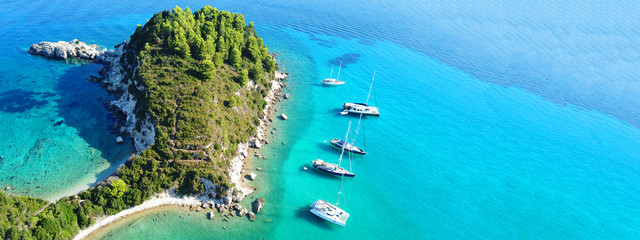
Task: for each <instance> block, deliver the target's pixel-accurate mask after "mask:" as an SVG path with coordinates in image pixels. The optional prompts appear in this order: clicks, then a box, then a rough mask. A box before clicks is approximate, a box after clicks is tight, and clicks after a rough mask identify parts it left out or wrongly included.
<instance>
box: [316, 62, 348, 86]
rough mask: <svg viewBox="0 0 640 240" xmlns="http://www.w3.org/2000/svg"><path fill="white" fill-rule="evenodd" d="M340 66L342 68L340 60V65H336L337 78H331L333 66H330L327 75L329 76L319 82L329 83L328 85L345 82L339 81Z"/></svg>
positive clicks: (343, 82)
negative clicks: (329, 73) (329, 71)
mask: <svg viewBox="0 0 640 240" xmlns="http://www.w3.org/2000/svg"><path fill="white" fill-rule="evenodd" d="M341 68H342V62H340V66H339V67H338V77H337V78H331V77H332V76H333V67H332V68H331V75H329V78H325V79H323V80H322V81H320V82H321V83H322V84H324V85H330V86H336V85H342V84H345V81H340V69H341Z"/></svg>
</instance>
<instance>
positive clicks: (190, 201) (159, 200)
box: [73, 192, 209, 240]
mask: <svg viewBox="0 0 640 240" xmlns="http://www.w3.org/2000/svg"><path fill="white" fill-rule="evenodd" d="M208 201H209V199H208V198H207V199H205V198H198V197H193V196H189V197H182V198H180V197H178V196H177V195H176V194H175V193H171V192H163V193H161V194H157V195H156V196H154V197H152V198H151V199H149V200H147V201H144V202H143V203H142V204H140V205H137V206H135V207H131V208H128V209H125V210H122V211H120V212H119V213H117V214H115V215H110V216H107V217H104V218H102V219H100V220H98V221H96V223H94V224H93V225H91V226H89V227H87V228H85V229H82V230H80V231H79V232H78V234H76V235H75V236H74V237H73V239H74V240H80V239H86V238H87V237H90V236H91V235H92V234H93V233H96V232H97V231H98V230H100V229H102V228H104V227H107V226H109V225H111V224H114V223H116V222H118V221H119V220H121V219H123V218H126V217H128V216H132V215H134V214H137V213H141V212H143V211H146V210H151V209H155V208H159V207H163V206H170V205H178V206H199V205H201V204H202V203H203V202H208Z"/></svg>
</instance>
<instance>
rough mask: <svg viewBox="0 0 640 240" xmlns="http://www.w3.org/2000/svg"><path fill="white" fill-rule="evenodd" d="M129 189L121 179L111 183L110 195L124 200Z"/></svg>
mask: <svg viewBox="0 0 640 240" xmlns="http://www.w3.org/2000/svg"><path fill="white" fill-rule="evenodd" d="M128 189H129V186H127V184H126V183H125V182H124V181H122V180H121V179H116V180H113V181H111V185H110V189H109V195H110V196H111V197H113V198H122V196H123V195H124V193H125V192H127V190H128Z"/></svg>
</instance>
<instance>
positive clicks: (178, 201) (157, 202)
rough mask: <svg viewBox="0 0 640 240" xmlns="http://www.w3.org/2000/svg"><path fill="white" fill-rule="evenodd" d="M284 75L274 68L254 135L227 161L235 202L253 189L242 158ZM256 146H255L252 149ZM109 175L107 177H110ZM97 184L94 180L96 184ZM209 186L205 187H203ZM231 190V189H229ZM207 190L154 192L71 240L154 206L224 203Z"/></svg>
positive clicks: (265, 121)
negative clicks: (182, 193)
mask: <svg viewBox="0 0 640 240" xmlns="http://www.w3.org/2000/svg"><path fill="white" fill-rule="evenodd" d="M287 76H288V75H287V74H286V73H284V72H278V71H276V72H275V74H274V80H271V89H270V90H269V93H268V94H267V96H266V97H265V101H266V102H267V104H266V105H265V108H264V109H263V113H264V116H263V117H262V118H261V119H260V124H259V126H258V128H257V129H256V136H254V137H252V138H251V139H250V140H249V141H250V143H242V144H239V145H238V155H237V156H236V157H234V158H233V159H231V160H230V164H229V177H230V179H231V182H232V183H234V184H235V188H237V189H238V192H239V193H241V196H240V198H239V199H237V202H240V201H241V200H242V199H243V198H244V197H245V196H248V195H249V194H251V193H252V192H253V191H254V189H255V188H254V187H251V186H249V185H247V183H246V182H245V181H243V173H244V171H243V170H244V167H245V166H246V165H247V164H249V163H248V162H246V161H249V160H248V159H249V156H250V155H249V146H250V145H251V146H254V147H255V146H256V145H255V142H254V141H260V142H261V141H264V138H265V131H266V129H267V127H268V126H269V125H270V122H269V117H270V115H271V113H272V109H273V106H274V105H275V103H276V102H277V100H278V98H279V97H280V96H279V93H280V92H281V91H282V88H283V87H284V86H283V84H282V81H283V80H284V79H286V77H287ZM256 149H259V148H256ZM112 175H113V174H111V175H110V176H112ZM203 183H204V184H205V185H208V184H210V182H209V183H208V182H203ZM96 184H97V183H96ZM207 189H209V188H207ZM230 190H231V189H230ZM208 196H209V194H208V190H207V192H205V193H204V194H202V195H200V196H199V197H196V196H185V197H179V196H178V195H177V194H175V192H174V191H173V190H169V191H166V190H165V192H163V193H161V194H156V195H155V196H153V197H151V199H148V200H146V201H144V202H143V203H142V204H140V205H137V206H134V207H131V208H128V209H125V210H122V211H120V212H119V213H117V214H115V215H110V216H105V217H103V218H101V219H98V220H97V221H96V222H95V223H94V224H92V225H90V226H89V227H87V228H85V229H81V230H80V231H79V232H78V233H77V234H76V235H75V236H74V237H73V239H74V240H81V239H87V238H88V237H91V236H92V235H93V234H96V233H99V232H100V230H101V229H104V228H106V227H108V226H110V225H112V224H115V223H117V222H119V221H121V220H124V219H126V218H127V217H133V216H135V215H137V214H140V213H143V212H145V211H149V210H152V209H156V208H161V207H167V206H200V205H202V204H205V203H224V199H221V200H215V199H212V198H210V197H208ZM227 205H229V206H231V205H233V201H232V202H230V203H229V204H227Z"/></svg>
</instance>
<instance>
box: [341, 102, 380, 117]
mask: <svg viewBox="0 0 640 240" xmlns="http://www.w3.org/2000/svg"><path fill="white" fill-rule="evenodd" d="M349 113H353V114H362V115H365V116H374V117H379V116H380V112H379V111H378V107H372V106H369V105H367V104H365V103H350V102H346V103H344V105H342V112H340V114H342V115H346V114H349Z"/></svg>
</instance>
